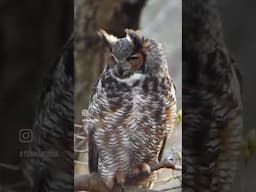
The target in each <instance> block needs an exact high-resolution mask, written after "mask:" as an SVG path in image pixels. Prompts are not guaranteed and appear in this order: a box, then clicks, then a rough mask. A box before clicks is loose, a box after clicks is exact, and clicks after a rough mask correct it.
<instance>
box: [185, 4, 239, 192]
mask: <svg viewBox="0 0 256 192" xmlns="http://www.w3.org/2000/svg"><path fill="white" fill-rule="evenodd" d="M182 5H183V20H182V25H183V43H182V55H183V58H182V60H183V62H182V63H183V65H182V67H183V73H182V78H183V81H182V107H183V130H182V140H183V142H182V152H183V161H182V166H183V173H182V179H183V180H182V181H183V186H182V189H183V191H185V192H205V191H207V192H219V191H221V192H227V191H229V190H230V187H231V185H232V182H233V179H234V177H235V174H236V168H237V162H238V160H239V153H240V143H241V133H242V127H243V115H242V113H243V102H242V88H241V87H242V85H241V75H240V72H239V70H238V68H237V67H236V63H235V62H234V60H233V59H232V57H231V56H230V53H229V51H228V49H227V47H226V45H225V41H224V37H223V28H222V24H221V19H220V13H219V10H218V8H217V4H216V1H215V0H195V1H193V2H192V1H190V0H184V1H183V3H182Z"/></svg>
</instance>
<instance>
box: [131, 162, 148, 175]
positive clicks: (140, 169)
mask: <svg viewBox="0 0 256 192" xmlns="http://www.w3.org/2000/svg"><path fill="white" fill-rule="evenodd" d="M150 172H151V169H150V166H149V164H147V163H142V164H141V165H138V166H135V167H133V169H132V175H134V176H148V175H149V174H150Z"/></svg>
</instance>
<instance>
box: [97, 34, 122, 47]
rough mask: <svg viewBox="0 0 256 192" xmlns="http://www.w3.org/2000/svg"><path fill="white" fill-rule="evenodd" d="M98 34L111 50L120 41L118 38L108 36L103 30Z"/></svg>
mask: <svg viewBox="0 0 256 192" xmlns="http://www.w3.org/2000/svg"><path fill="white" fill-rule="evenodd" d="M97 33H98V35H99V36H100V37H102V38H103V39H104V40H105V42H106V43H107V45H108V46H109V48H112V47H113V46H114V44H115V43H116V42H117V41H118V38H117V37H116V36H114V35H110V34H108V33H107V32H106V31H105V30H103V29H100V30H99V31H98V32H97Z"/></svg>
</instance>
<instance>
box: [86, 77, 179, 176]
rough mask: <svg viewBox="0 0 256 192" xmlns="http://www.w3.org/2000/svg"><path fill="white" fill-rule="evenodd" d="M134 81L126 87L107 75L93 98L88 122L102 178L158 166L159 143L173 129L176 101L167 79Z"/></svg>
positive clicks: (138, 79)
mask: <svg viewBox="0 0 256 192" xmlns="http://www.w3.org/2000/svg"><path fill="white" fill-rule="evenodd" d="M136 78H137V79H136ZM136 78H134V79H130V80H129V82H128V83H127V82H126V81H120V80H119V79H117V78H114V77H113V76H111V74H109V73H107V74H105V75H104V76H103V77H102V79H101V80H100V81H99V82H98V86H97V90H96V92H95V94H94V96H93V99H92V101H93V102H92V104H91V106H90V108H89V114H90V117H89V118H90V123H91V124H92V127H94V128H95V131H94V140H95V142H96V146H97V148H98V152H99V162H98V169H99V170H100V174H101V175H102V176H103V177H104V176H106V177H107V176H113V175H114V174H115V172H116V171H121V172H124V173H127V172H128V171H129V169H131V167H132V166H136V165H139V164H141V163H143V162H147V163H153V162H157V161H158V156H159V153H160V150H161V145H162V142H163V140H164V138H165V137H166V135H167V134H168V132H169V131H170V130H171V128H172V127H173V124H174V121H175V117H176V114H175V113H176V99H175V89H174V85H173V84H172V82H171V81H170V79H169V77H168V76H165V77H162V78H156V77H149V76H137V77H136Z"/></svg>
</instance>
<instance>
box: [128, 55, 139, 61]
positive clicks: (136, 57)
mask: <svg viewBox="0 0 256 192" xmlns="http://www.w3.org/2000/svg"><path fill="white" fill-rule="evenodd" d="M138 58H139V56H137V55H132V56H130V57H128V58H127V61H131V60H135V59H138Z"/></svg>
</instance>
